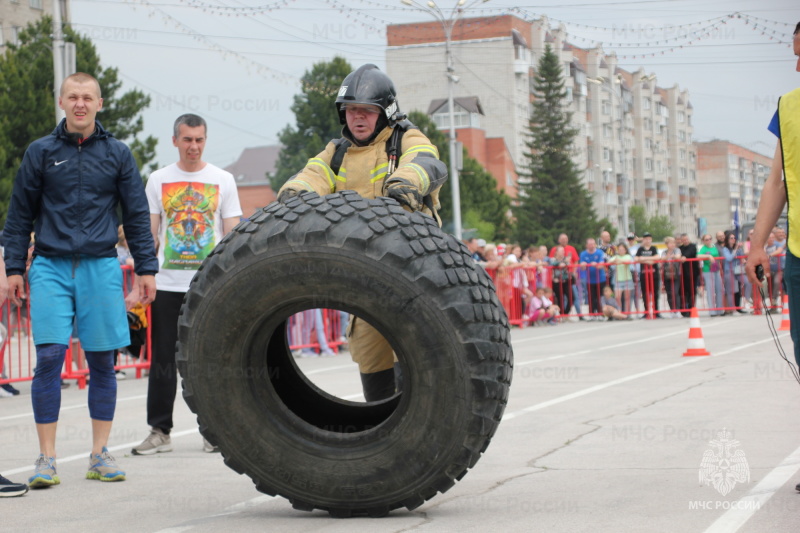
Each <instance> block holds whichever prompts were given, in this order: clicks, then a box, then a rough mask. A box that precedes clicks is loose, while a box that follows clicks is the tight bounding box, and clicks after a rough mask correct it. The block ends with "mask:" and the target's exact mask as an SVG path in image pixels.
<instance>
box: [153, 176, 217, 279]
mask: <svg viewBox="0 0 800 533" xmlns="http://www.w3.org/2000/svg"><path fill="white" fill-rule="evenodd" d="M161 198H162V202H163V204H164V213H165V215H166V223H167V227H166V236H165V237H166V242H165V243H164V264H163V265H161V268H164V269H169V270H197V269H198V268H199V267H200V264H201V263H202V262H203V260H204V259H205V258H206V257H207V256H208V255H209V254H210V253H211V251H212V250H213V249H214V246H215V245H216V242H215V237H214V213H215V212H216V210H217V205H218V204H219V185H215V184H210V183H201V182H190V181H180V182H174V183H165V184H163V185H162V188H161Z"/></svg>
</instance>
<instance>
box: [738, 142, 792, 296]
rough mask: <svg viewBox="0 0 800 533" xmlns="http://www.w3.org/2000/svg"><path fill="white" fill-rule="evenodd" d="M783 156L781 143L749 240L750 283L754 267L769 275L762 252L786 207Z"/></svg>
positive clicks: (778, 146) (754, 274)
mask: <svg viewBox="0 0 800 533" xmlns="http://www.w3.org/2000/svg"><path fill="white" fill-rule="evenodd" d="M782 173H783V155H782V153H781V143H780V141H778V145H777V146H776V147H775V157H773V159H772V168H771V169H770V172H769V178H767V182H766V183H765V184H764V189H763V190H762V191H761V201H760V202H759V204H758V214H757V215H756V224H755V227H754V228H753V230H754V231H753V236H752V237H751V238H750V253H749V254H748V255H747V267H746V268H745V271H746V272H747V279H749V280H750V281H751V282H752V283H757V282H758V279H757V278H756V272H755V271H756V267H757V266H758V265H761V266H762V267H763V268H764V273H765V274H768V273H769V257H768V256H767V253H766V252H765V251H764V245H765V243H766V242H767V238H768V237H769V232H770V231H771V230H772V228H774V227H775V223H776V222H778V217H780V216H781V212H782V211H783V208H784V206H785V205H786V188H785V186H784V184H783V180H782Z"/></svg>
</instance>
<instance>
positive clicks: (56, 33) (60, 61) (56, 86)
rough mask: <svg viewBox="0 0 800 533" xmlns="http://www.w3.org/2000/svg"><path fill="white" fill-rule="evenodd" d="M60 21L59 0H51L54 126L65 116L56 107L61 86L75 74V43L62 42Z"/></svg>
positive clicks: (62, 33)
mask: <svg viewBox="0 0 800 533" xmlns="http://www.w3.org/2000/svg"><path fill="white" fill-rule="evenodd" d="M62 26H63V24H62V20H61V0H53V98H54V100H55V109H56V124H58V123H59V122H61V119H63V118H64V117H65V116H66V115H65V113H64V110H63V109H61V108H60V107H59V106H58V98H59V96H61V84H62V83H63V82H64V78H66V77H67V76H70V75H71V74H74V73H75V43H65V42H64V31H63V29H62Z"/></svg>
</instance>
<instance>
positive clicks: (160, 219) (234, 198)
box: [131, 114, 242, 455]
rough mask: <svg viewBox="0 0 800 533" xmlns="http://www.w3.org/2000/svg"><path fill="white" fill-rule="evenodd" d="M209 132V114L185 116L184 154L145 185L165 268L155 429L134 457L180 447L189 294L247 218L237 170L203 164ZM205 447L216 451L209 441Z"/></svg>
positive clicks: (154, 332)
mask: <svg viewBox="0 0 800 533" xmlns="http://www.w3.org/2000/svg"><path fill="white" fill-rule="evenodd" d="M206 132H207V128H206V122H205V120H203V119H202V118H201V117H199V116H197V115H193V114H186V115H181V116H180V117H178V119H177V120H176V121H175V127H174V134H173V135H174V136H173V137H172V144H173V145H175V147H176V148H178V153H179V155H180V159H179V160H178V162H177V163H173V164H171V165H169V166H167V167H164V168H162V169H159V170H157V171H155V172H153V173H152V174H150V178H149V179H148V181H147V186H146V187H145V192H146V193H147V202H148V203H149V205H150V229H151V231H152V232H153V238H154V239H155V242H156V245H157V247H158V265H159V272H158V274H157V275H156V284H157V287H158V291H157V292H156V301H154V302H153V305H152V316H151V325H150V328H151V336H152V346H153V356H152V361H151V364H150V375H149V378H148V380H149V381H148V387H147V423H148V424H149V425H150V426H151V431H150V435H149V436H148V437H147V438H146V439H145V440H144V442H142V443H141V444H139V445H138V446H136V447H135V448H133V450H131V451H132V453H133V454H134V455H151V454H154V453H158V452H169V451H172V441H171V440H170V437H169V433H170V431H171V430H172V409H173V406H174V404H175V394H176V391H177V386H178V379H177V369H176V364H175V343H176V341H177V337H178V315H179V314H180V309H181V304H182V303H183V297H184V295H185V294H186V292H187V291H188V290H189V283H190V282H191V281H192V277H194V274H195V272H197V269H198V268H200V264H201V263H202V262H203V260H204V259H205V258H206V257H208V255H209V254H210V253H211V251H212V250H213V249H214V247H215V246H216V245H217V243H219V241H220V240H221V239H222V237H224V236H225V235H226V234H227V233H228V232H229V231H231V230H232V229H233V228H234V226H236V224H237V223H238V222H239V218H240V217H241V215H242V208H241V207H240V205H239V196H238V193H237V191H236V182H235V181H234V179H233V175H232V174H231V173H230V172H226V171H224V170H222V169H221V168H218V167H216V166H214V165H212V164H211V163H207V162H205V161H203V149H204V148H205V143H206ZM203 449H204V450H205V451H207V452H213V451H216V449H215V448H214V447H213V446H211V444H209V443H208V442H207V441H205V439H204V443H203Z"/></svg>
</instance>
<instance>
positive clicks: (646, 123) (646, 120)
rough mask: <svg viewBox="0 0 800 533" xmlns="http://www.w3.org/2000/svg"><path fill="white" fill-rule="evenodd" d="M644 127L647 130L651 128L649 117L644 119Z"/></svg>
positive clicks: (651, 123)
mask: <svg viewBox="0 0 800 533" xmlns="http://www.w3.org/2000/svg"><path fill="white" fill-rule="evenodd" d="M644 129H646V130H648V131H649V130H651V129H653V121H652V120H650V119H649V118H646V119H644Z"/></svg>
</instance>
